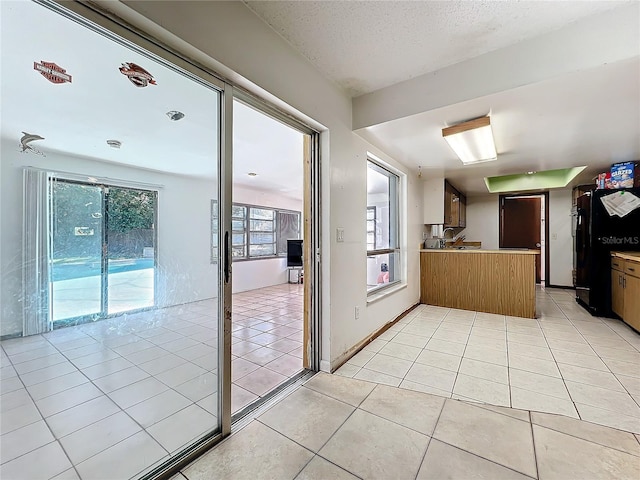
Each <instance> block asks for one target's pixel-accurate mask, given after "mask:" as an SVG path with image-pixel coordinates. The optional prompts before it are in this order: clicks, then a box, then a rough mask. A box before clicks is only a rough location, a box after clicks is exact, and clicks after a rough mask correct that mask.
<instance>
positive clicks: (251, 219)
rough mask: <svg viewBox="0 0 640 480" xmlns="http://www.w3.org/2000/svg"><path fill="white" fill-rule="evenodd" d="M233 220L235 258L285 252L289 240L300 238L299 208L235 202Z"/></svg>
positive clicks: (276, 254) (263, 256) (251, 257)
mask: <svg viewBox="0 0 640 480" xmlns="http://www.w3.org/2000/svg"><path fill="white" fill-rule="evenodd" d="M231 224H232V230H233V231H232V241H231V248H232V256H233V259H234V260H250V259H256V258H269V257H276V256H286V254H287V240H288V239H299V238H300V212H291V211H287V210H277V209H273V208H268V207H259V206H252V205H242V204H236V203H234V204H233V207H232V214H231Z"/></svg>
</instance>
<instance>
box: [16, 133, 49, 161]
mask: <svg viewBox="0 0 640 480" xmlns="http://www.w3.org/2000/svg"><path fill="white" fill-rule="evenodd" d="M36 140H44V137H41V136H40V135H35V134H33V133H27V132H22V138H21V139H20V147H21V148H22V153H26V152H33V153H35V154H36V155H42V156H43V157H44V156H45V154H44V153H42V152H41V151H40V150H38V149H36V148H33V147H32V146H31V145H29V144H30V143H31V142H35V141H36Z"/></svg>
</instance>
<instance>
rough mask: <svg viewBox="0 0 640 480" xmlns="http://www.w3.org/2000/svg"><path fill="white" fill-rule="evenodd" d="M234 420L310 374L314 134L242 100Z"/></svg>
mask: <svg viewBox="0 0 640 480" xmlns="http://www.w3.org/2000/svg"><path fill="white" fill-rule="evenodd" d="M233 113H234V117H233V188H232V214H231V223H232V228H231V230H232V232H231V233H232V235H231V237H232V242H231V252H232V260H233V275H232V282H233V287H232V305H233V308H232V337H233V338H232V345H231V353H232V355H233V361H232V363H231V378H232V382H233V383H232V396H231V399H232V401H231V403H232V414H238V416H241V415H242V411H243V410H244V409H250V408H253V407H254V406H255V404H257V402H259V401H261V399H263V398H265V397H268V396H269V395H270V394H271V392H273V391H274V390H276V389H278V387H279V386H281V385H283V384H286V383H287V382H288V381H290V380H291V379H293V378H297V376H299V375H301V374H303V372H304V371H305V370H306V369H309V368H312V366H311V360H310V358H309V356H308V354H307V353H306V352H309V351H310V345H311V335H310V325H311V309H310V308H308V305H309V304H310V302H311V295H310V293H311V292H312V288H311V285H313V281H312V275H311V271H310V267H309V264H308V263H309V262H308V261H309V260H310V258H311V255H309V254H308V251H310V250H309V245H310V240H311V236H310V230H309V226H310V221H309V220H310V219H311V218H312V213H311V208H310V205H311V195H310V193H311V188H310V186H309V185H307V184H306V182H307V181H308V179H309V178H310V175H308V172H307V169H310V168H311V162H310V161H308V160H309V159H310V158H311V138H312V135H313V134H312V132H310V131H308V129H307V128H306V127H305V126H303V125H301V124H299V123H298V122H296V121H294V120H292V119H290V118H283V117H282V116H281V115H278V112H276V111H274V110H273V109H271V108H269V106H267V105H263V104H262V103H260V102H257V101H256V100H255V99H252V98H249V97H247V96H246V95H241V94H240V95H239V96H236V98H235V99H234V102H233Z"/></svg>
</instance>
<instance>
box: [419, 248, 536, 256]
mask: <svg viewBox="0 0 640 480" xmlns="http://www.w3.org/2000/svg"><path fill="white" fill-rule="evenodd" d="M420 252H425V253H426V252H436V253H501V254H508V255H540V250H526V249H522V250H520V249H512V248H505V249H502V250H483V249H481V248H463V249H459V248H421V249H420Z"/></svg>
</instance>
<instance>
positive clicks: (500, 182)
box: [484, 166, 587, 193]
mask: <svg viewBox="0 0 640 480" xmlns="http://www.w3.org/2000/svg"><path fill="white" fill-rule="evenodd" d="M585 168H587V167H586V166H580V167H573V168H560V169H557V170H545V171H542V172H540V171H538V172H532V173H529V172H527V173H517V174H515V175H501V176H498V177H485V179H484V183H485V184H486V185H487V190H489V192H490V193H505V192H509V193H513V192H523V191H527V190H549V189H551V188H563V187H566V186H567V185H568V184H569V182H571V180H573V179H574V178H576V177H577V176H578V174H579V173H580V172H582V171H583V170H584V169H585Z"/></svg>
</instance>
